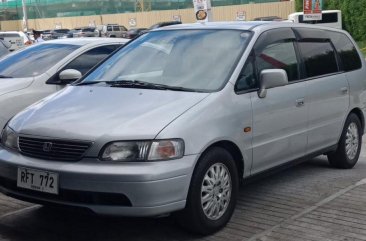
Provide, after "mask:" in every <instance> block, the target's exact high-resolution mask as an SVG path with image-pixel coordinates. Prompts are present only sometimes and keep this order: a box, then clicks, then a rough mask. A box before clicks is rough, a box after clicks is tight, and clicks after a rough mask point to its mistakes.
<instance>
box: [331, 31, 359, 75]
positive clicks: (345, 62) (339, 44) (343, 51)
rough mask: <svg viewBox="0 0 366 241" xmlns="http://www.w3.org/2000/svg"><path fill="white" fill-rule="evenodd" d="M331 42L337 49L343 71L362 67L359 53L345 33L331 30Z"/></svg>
mask: <svg viewBox="0 0 366 241" xmlns="http://www.w3.org/2000/svg"><path fill="white" fill-rule="evenodd" d="M330 36H331V39H332V42H333V44H334V46H335V48H336V49H337V52H338V55H339V57H340V58H341V61H342V67H343V70H344V71H353V70H356V69H360V68H361V67H362V62H361V59H360V55H359V54H358V52H357V50H356V47H355V46H354V45H353V43H352V42H351V40H350V39H349V38H348V37H347V35H345V34H343V33H337V32H331V33H330Z"/></svg>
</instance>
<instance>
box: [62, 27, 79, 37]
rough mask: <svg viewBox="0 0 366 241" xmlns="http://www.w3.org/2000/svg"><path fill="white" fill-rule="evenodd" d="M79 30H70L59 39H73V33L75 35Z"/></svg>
mask: <svg viewBox="0 0 366 241" xmlns="http://www.w3.org/2000/svg"><path fill="white" fill-rule="evenodd" d="M80 30H81V28H74V29H71V30H70V31H69V32H67V34H65V35H64V36H62V37H61V38H73V37H74V33H77V32H79V31H80Z"/></svg>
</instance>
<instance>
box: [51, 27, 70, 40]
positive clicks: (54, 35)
mask: <svg viewBox="0 0 366 241" xmlns="http://www.w3.org/2000/svg"><path fill="white" fill-rule="evenodd" d="M69 31H70V29H66V28H65V29H54V30H52V31H51V32H50V34H51V36H50V39H59V38H62V37H63V36H65V35H66V34H67V33H68V32H69Z"/></svg>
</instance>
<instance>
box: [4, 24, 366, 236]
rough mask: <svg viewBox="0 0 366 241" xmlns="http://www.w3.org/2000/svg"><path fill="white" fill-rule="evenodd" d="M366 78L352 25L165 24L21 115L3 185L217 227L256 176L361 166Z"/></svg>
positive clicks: (13, 124)
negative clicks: (314, 166) (323, 158)
mask: <svg viewBox="0 0 366 241" xmlns="http://www.w3.org/2000/svg"><path fill="white" fill-rule="evenodd" d="M365 89H366V68H365V61H364V60H363V58H362V56H361V53H360V51H359V50H358V48H357V47H356V45H355V42H354V41H353V40H352V38H351V37H350V35H349V34H348V33H346V32H344V31H342V30H335V29H330V28H321V27H314V26H307V25H301V24H292V23H272V22H247V23H242V22H232V23H230V22H227V23H205V24H189V25H173V26H170V27H167V28H164V29H158V30H154V31H151V32H149V33H147V34H145V35H143V36H140V37H139V38H137V39H135V40H134V41H132V42H130V43H128V44H126V45H125V46H124V47H123V48H122V49H120V50H119V51H117V52H116V53H114V54H113V55H112V56H111V57H109V58H108V59H107V60H105V61H104V62H103V63H101V64H100V65H99V66H98V67H97V68H95V69H94V71H92V72H90V73H89V74H87V75H86V76H85V77H83V78H82V79H80V80H79V81H77V82H76V83H74V84H72V85H70V86H68V87H66V88H65V89H63V90H61V91H60V92H57V93H55V94H53V95H51V96H49V97H47V98H45V99H43V100H42V101H40V102H38V103H37V104H34V105H32V106H30V107H28V108H27V109H25V110H24V111H22V112H20V113H19V114H17V115H16V116H14V117H13V118H12V119H11V120H10V121H9V122H8V124H7V125H6V127H5V128H4V130H3V131H2V136H1V143H2V146H1V147H0V187H1V188H0V190H1V192H3V193H5V194H7V195H9V196H12V197H16V198H19V199H23V200H29V201H32V202H35V203H42V204H46V205H47V204H61V205H69V206H78V207H84V208H88V209H90V210H92V211H94V212H96V213H99V214H107V215H124V216H159V215H163V214H168V213H174V214H175V215H176V216H177V217H178V220H179V221H180V222H181V223H182V224H183V225H184V226H185V227H187V228H189V229H190V230H193V231H195V232H199V233H203V234H207V233H211V232H214V231H217V230H218V229H220V228H221V227H223V226H224V225H225V224H226V223H227V222H228V221H229V220H230V217H231V215H232V213H233V211H234V209H235V203H236V198H237V195H238V188H239V183H240V181H241V179H243V178H244V179H245V178H248V177H250V176H253V175H256V174H259V173H262V172H264V171H268V170H270V169H272V168H275V167H278V166H281V165H283V164H285V163H288V162H291V161H301V160H307V159H309V158H312V157H315V156H318V155H322V154H325V155H327V156H328V159H329V162H330V165H331V166H334V167H337V168H345V169H347V168H352V167H353V166H354V165H355V164H356V162H357V160H358V158H359V154H360V149H361V142H362V139H361V136H362V135H363V133H364V126H365V119H364V116H365V111H366V109H365V103H366V92H365Z"/></svg>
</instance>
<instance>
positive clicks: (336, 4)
mask: <svg viewBox="0 0 366 241" xmlns="http://www.w3.org/2000/svg"><path fill="white" fill-rule="evenodd" d="M323 1H324V6H323V8H324V9H328V10H336V9H339V10H341V11H342V17H343V28H344V29H345V30H347V31H348V32H350V33H351V35H352V36H353V37H354V38H355V39H356V40H358V41H361V40H366V0H323ZM295 3H296V4H295V6H296V11H299V12H301V11H302V10H303V0H295Z"/></svg>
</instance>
